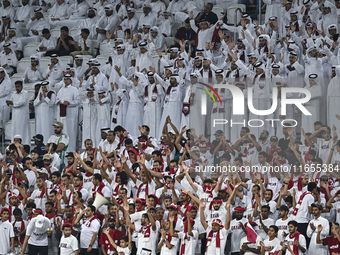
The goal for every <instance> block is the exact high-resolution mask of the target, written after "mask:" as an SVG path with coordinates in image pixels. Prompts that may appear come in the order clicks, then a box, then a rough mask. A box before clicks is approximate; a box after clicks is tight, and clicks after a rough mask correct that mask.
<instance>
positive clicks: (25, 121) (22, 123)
mask: <svg viewBox="0 0 340 255" xmlns="http://www.w3.org/2000/svg"><path fill="white" fill-rule="evenodd" d="M10 100H11V101H12V102H13V106H12V107H13V108H12V141H13V140H14V136H15V135H21V137H22V144H29V145H30V144H31V128H30V114H29V107H28V104H29V94H28V93H27V91H26V90H22V91H21V92H20V93H19V94H18V93H17V92H15V93H13V94H12V96H11V99H10Z"/></svg>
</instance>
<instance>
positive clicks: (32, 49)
mask: <svg viewBox="0 0 340 255" xmlns="http://www.w3.org/2000/svg"><path fill="white" fill-rule="evenodd" d="M39 44H40V43H39V42H31V43H29V44H27V45H26V46H25V47H24V58H29V57H31V56H32V55H34V54H35V53H37V47H38V45H39Z"/></svg>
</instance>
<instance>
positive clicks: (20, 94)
mask: <svg viewBox="0 0 340 255" xmlns="http://www.w3.org/2000/svg"><path fill="white" fill-rule="evenodd" d="M2 72H5V70H4V69H3V68H0V73H2ZM5 75H6V76H7V73H5ZM22 88H23V86H22V81H16V82H15V90H16V93H13V94H12V96H11V99H10V100H7V101H6V103H7V105H8V106H10V105H12V107H13V109H12V137H14V136H15V135H21V137H22V140H23V144H31V129H30V128H27V127H29V126H30V116H29V108H28V104H29V101H28V100H29V98H28V96H29V95H28V93H27V91H26V90H23V89H22Z"/></svg>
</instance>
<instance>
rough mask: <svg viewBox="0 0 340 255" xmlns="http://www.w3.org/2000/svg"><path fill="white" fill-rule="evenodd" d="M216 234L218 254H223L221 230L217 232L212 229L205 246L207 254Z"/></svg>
mask: <svg viewBox="0 0 340 255" xmlns="http://www.w3.org/2000/svg"><path fill="white" fill-rule="evenodd" d="M214 234H215V238H216V255H220V254H221V236H220V231H217V232H213V231H212V230H210V232H209V234H208V237H207V246H206V247H205V253H206V254H207V250H208V246H210V245H211V242H212V239H213V237H214Z"/></svg>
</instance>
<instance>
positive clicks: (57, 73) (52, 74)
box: [43, 54, 65, 87]
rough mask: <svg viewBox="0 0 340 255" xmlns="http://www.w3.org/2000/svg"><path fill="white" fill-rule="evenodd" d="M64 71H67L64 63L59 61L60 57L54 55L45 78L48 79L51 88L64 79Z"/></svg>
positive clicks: (44, 75)
mask: <svg viewBox="0 0 340 255" xmlns="http://www.w3.org/2000/svg"><path fill="white" fill-rule="evenodd" d="M63 71H65V68H64V66H63V64H62V62H61V61H60V60H59V58H58V55H57V54H52V55H51V64H50V65H49V66H48V67H47V68H46V69H45V71H44V73H43V78H45V79H47V81H48V82H49V83H50V86H51V87H53V86H54V85H55V84H56V83H57V82H59V81H61V79H62V78H63V75H64V73H63Z"/></svg>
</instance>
